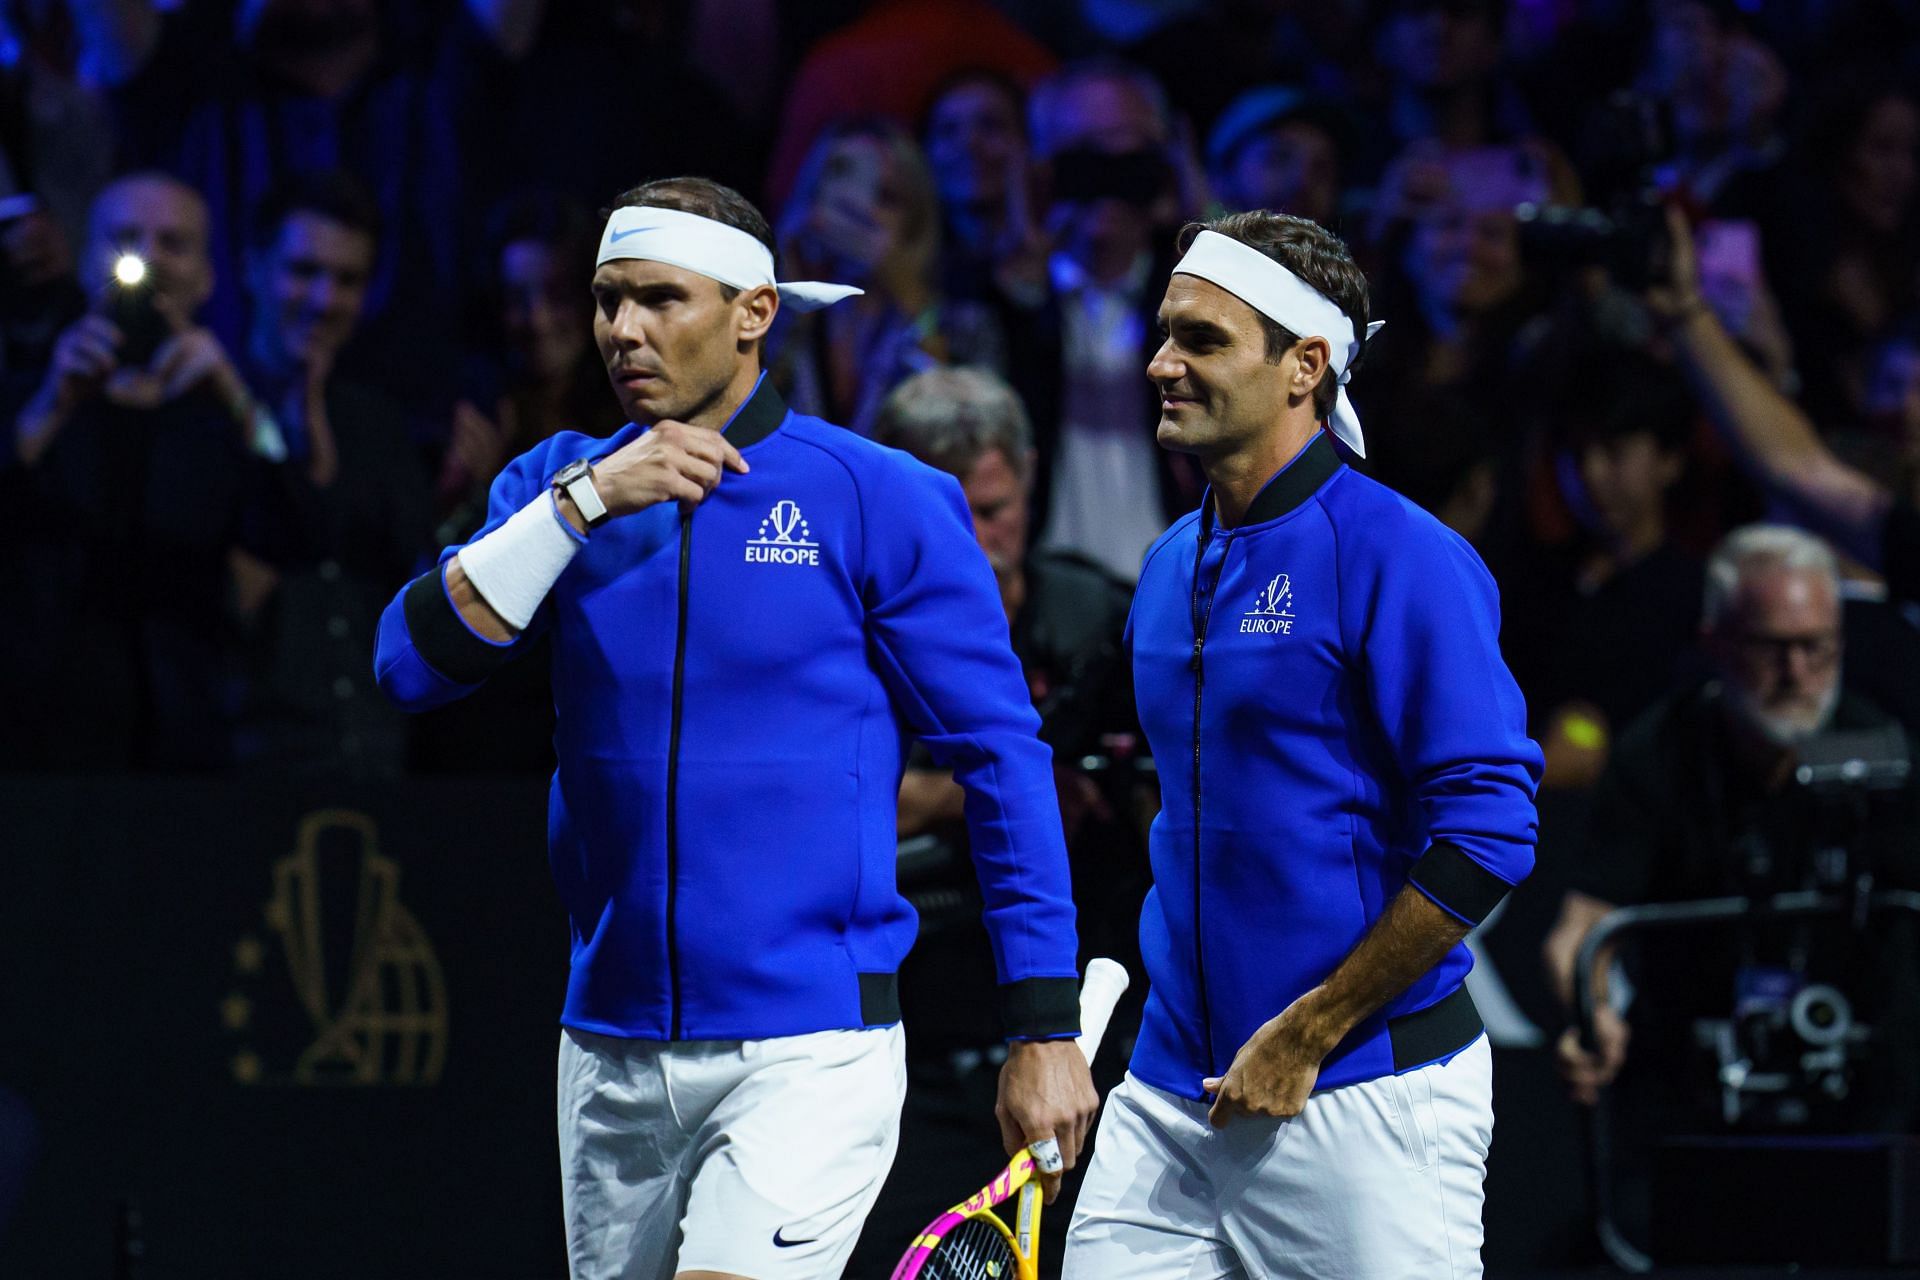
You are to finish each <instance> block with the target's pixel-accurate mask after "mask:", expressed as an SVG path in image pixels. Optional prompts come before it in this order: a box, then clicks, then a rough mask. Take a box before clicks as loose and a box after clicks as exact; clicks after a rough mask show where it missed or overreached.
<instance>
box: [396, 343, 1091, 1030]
mask: <svg viewBox="0 0 1920 1280" xmlns="http://www.w3.org/2000/svg"><path fill="white" fill-rule="evenodd" d="M642 430H644V428H642V427H638V426H634V425H632V424H629V425H628V426H626V427H624V428H622V429H621V430H620V431H618V432H616V433H615V434H614V435H613V436H612V437H610V438H607V439H595V438H592V437H587V436H582V435H578V434H573V433H568V434H563V435H560V436H556V437H554V438H552V439H550V440H547V441H545V442H543V443H542V444H539V445H537V446H535V447H534V448H533V449H532V450H530V451H529V452H528V453H526V454H524V455H522V456H521V457H520V458H518V459H516V460H515V461H514V462H513V463H511V464H510V465H509V466H508V467H507V469H506V470H505V471H504V472H503V473H502V474H501V476H500V477H499V479H498V480H497V481H496V482H495V483H494V486H493V491H492V494H491V500H490V504H489V511H488V518H487V524H486V526H485V527H484V528H483V529H482V530H481V533H482V534H484V533H486V532H489V531H491V530H492V529H493V528H495V527H497V526H498V525H499V524H500V523H501V522H502V521H504V520H505V519H506V518H507V517H508V516H510V515H512V514H513V513H514V512H515V511H518V510H519V509H520V508H522V507H524V506H525V505H526V504H527V503H528V502H530V501H532V500H533V499H535V498H536V497H540V496H542V495H543V494H544V493H545V492H546V491H547V488H548V485H549V484H550V482H551V479H552V477H553V474H554V473H555V472H556V471H558V470H559V469H560V468H561V467H563V466H565V465H566V464H567V463H568V462H571V461H572V460H573V459H575V458H580V457H585V458H589V459H594V458H599V457H602V456H604V455H606V454H609V453H612V452H613V451H614V450H616V449H618V448H620V447H621V446H622V445H624V444H626V443H627V442H628V441H630V440H632V439H634V438H635V437H637V436H638V435H639V434H640V432H641V431H642ZM726 434H727V438H728V439H729V440H730V441H732V442H733V443H734V445H735V446H736V447H738V448H739V449H740V452H741V454H742V455H743V456H744V457H745V458H746V459H747V461H748V463H749V465H750V466H751V468H752V470H751V472H750V473H749V474H747V475H734V474H729V475H728V476H727V477H726V478H725V480H724V482H723V483H722V484H721V485H720V487H719V489H717V490H716V491H715V492H714V493H713V495H712V496H711V497H709V498H708V499H707V500H706V501H705V502H703V503H701V504H700V506H699V507H698V508H697V509H696V510H695V511H694V512H693V514H692V516H691V517H683V516H682V515H681V513H680V511H679V509H678V507H677V506H676V505H675V504H672V503H665V504H662V505H659V506H656V507H653V508H651V509H649V510H646V511H642V512H637V513H634V514H632V515H628V516H624V517H621V518H619V519H615V520H611V521H608V522H607V523H605V524H603V525H601V526H600V527H599V528H597V529H595V530H594V531H593V533H592V535H591V536H590V537H589V538H588V539H587V540H586V545H585V546H584V547H583V548H582V549H581V550H580V552H579V554H578V555H577V556H576V557H575V558H574V560H573V562H572V563H571V564H570V565H569V566H568V568H567V569H566V571H565V572H564V573H563V574H562V575H561V577H560V579H559V581H558V582H557V583H556V584H555V586H554V588H553V591H552V592H551V593H550V594H549V596H548V598H547V601H546V603H545V604H544V605H542V607H541V609H540V611H539V614H538V615H537V616H536V618H535V619H534V621H533V623H532V624H531V625H530V626H529V627H528V629H527V631H526V633H524V634H523V635H522V636H521V637H519V638H518V639H517V640H516V641H515V642H514V643H512V644H509V645H496V644H492V643H489V642H488V641H486V640H485V639H483V638H482V637H480V636H479V635H477V634H476V633H474V632H473V631H472V630H471V629H470V628H468V627H467V625H466V623H465V622H464V621H463V620H462V619H461V618H460V616H459V614H458V612H457V611H455V610H454V608H453V607H452V605H451V603H450V601H449V600H448V598H447V594H446V589H445V585H444V582H443V578H442V574H443V569H441V568H436V569H435V570H434V571H432V572H430V573H428V574H426V575H424V576H423V577H421V578H420V579H418V580H416V581H415V582H414V583H412V584H411V585H409V586H408V587H406V588H404V589H403V590H402V591H401V592H400V594H399V595H398V596H397V597H396V598H395V599H394V600H393V602H392V603H391V604H389V605H388V607H387V610H386V613H385V615H384V616H383V618H382V620H381V626H380V634H379V643H378V651H377V653H376V655H375V669H376V674H377V676H378V678H379V681H380V685H381V687H382V688H383V689H385V690H386V692H387V693H388V694H389V696H391V697H392V698H393V699H394V700H395V701H396V702H398V703H399V704H400V705H402V706H403V707H406V708H408V709H411V710H419V709H423V708H427V707H433V706H437V705H439V704H441V703H444V702H447V701H449V700H450V699H453V698H457V697H460V696H461V695H463V694H465V693H468V692H470V691H471V690H472V689H474V688H475V687H476V686H477V685H478V684H479V683H480V682H481V681H482V680H484V679H485V677H486V676H487V674H488V673H490V672H491V671H493V670H495V669H497V668H498V667H499V666H500V665H502V664H503V663H504V662H505V661H507V660H508V659H510V658H511V657H512V656H513V654H514V653H515V652H517V651H518V650H519V649H521V648H522V647H524V646H525V644H526V643H527V641H528V640H529V639H530V638H531V637H532V636H534V635H537V634H539V633H540V632H542V631H551V632H552V634H553V639H554V649H553V690H554V703H555V707H556V710H557V712H558V727H557V729H556V730H555V736H554V744H555V747H556V750H557V755H558V758H559V768H558V770H557V771H556V772H555V774H554V778H553V785H552V792H551V809H550V819H549V856H550V861H551V866H552V871H553V878H554V883H555V884H556V886H557V887H558V889H559V892H560V897H561V900H562V902H563V903H564V905H565V907H566V911H567V914H568V916H569V918H570V920H571V922H572V930H573V963H572V972H571V977H570V980H569V982H568V986H567V998H566V1007H565V1012H564V1015H563V1017H562V1019H561V1020H562V1022H564V1023H565V1024H566V1025H567V1026H570V1027H576V1028H580V1029H583V1030H586V1031H594V1032H599V1033H602V1034H607V1035H615V1036H629V1037H638V1038H644V1039H656V1040H658V1039H672V1040H679V1039H688V1040H705V1039H752V1038H759V1037H763V1036H778V1035H795V1034H800V1033H804V1032H810V1031H820V1030H826V1029H829V1028H839V1027H861V1026H873V1025H880V1024H885V1023H890V1022H895V1021H898V1019H899V1012H898V999H897V995H896V992H895V986H894V974H895V973H896V971H897V970H898V968H899V966H900V961H901V959H902V957H904V956H905V955H906V952H907V949H908V947H909V946H911V945H912V942H913V938H914V933H915V928H916V920H915V916H914V911H913V908H912V907H911V906H910V905H908V903H907V902H906V901H905V900H904V899H903V898H902V897H901V896H900V894H899V892H898V891H897V890H896V888H895V881H894V850H895V833H894V824H895V797H896V794H897V792H898V788H899V784H900V774H901V767H902V738H903V732H904V731H905V730H908V729H910V730H911V731H912V732H913V733H914V734H917V735H918V736H919V737H920V739H921V740H922V741H924V742H925V743H926V744H927V746H928V747H929V748H930V749H931V750H932V752H933V755H934V756H935V758H936V759H938V760H939V761H940V762H941V763H942V764H945V765H947V766H950V767H951V768H952V769H953V770H954V771H955V775H956V777H957V778H958V779H959V780H960V782H961V783H962V784H963V785H965V786H966V787H967V820H968V827H969V832H970V836H971V845H972V850H973V857H974V860H975V863H976V865H977V870H978V873H979V878H980V882H981V887H982V890H983V893H984V896H985V899H986V920H987V925H988V928H989V931H990V933H991V935H992V938H993V949H994V958H995V961H996V964H997V966H998V970H999V972H998V975H997V976H998V979H999V981H1000V983H1001V984H1002V985H1001V988H1000V991H1001V1002H1002V1012H1003V1015H1004V1021H1005V1022H1006V1026H1007V1030H1008V1033H1009V1034H1010V1035H1014V1036H1033V1037H1038V1036H1049V1035H1062V1034H1071V1033H1073V1032H1074V1031H1075V1030H1077V1026H1078V1009H1077V1003H1076V996H1075V990H1076V984H1075V982H1074V977H1073V975H1074V952H1075V939H1074V920H1073V906H1072V902H1071V899H1070V897H1069V877H1068V870H1067V860H1066V851H1065V848H1064V845H1063V842H1062V838H1061V833H1060V819H1059V811H1058V807H1057V803H1056V800H1055V793H1054V784H1053V775H1052V766H1051V756H1050V753H1049V751H1048V749H1047V747H1046V746H1045V745H1043V744H1042V743H1041V742H1040V740H1039V738H1038V737H1037V732H1038V729H1039V720H1038V717H1037V716H1036V715H1035V713H1034V711H1033V709H1032V707H1031V705H1030V703H1029V701H1028V698H1027V693H1026V685H1025V681H1024V679H1023V678H1022V676H1021V672H1020V667H1019V664H1018V662H1017V661H1016V659H1015V658H1014V656H1013V653H1012V650H1011V648H1010V646H1009V643H1008V637H1007V624H1006V617H1005V614H1004V612H1003V610H1002V607H1001V604H1000V597H999V593H998V590H997V588H996V586H995V584H994V580H993V573H992V570H991V569H990V568H989V566H988V564H987V562H986V559H985V557H984V555H983V554H982V553H981V552H980V550H979V547H978V545H977V544H976V543H975V541H974V537H973V532H972V525H971V521H970V518H969V516H968V512H967V508H966V505H965V503H964V502H963V500H962V498H961V494H960V488H959V485H958V484H956V483H955V482H954V480H953V479H952V477H950V476H947V475H944V474H942V473H940V472H937V471H935V470H933V469H932V468H929V467H926V466H923V465H922V464H920V463H919V462H917V461H915V460H914V459H912V458H911V457H909V456H908V455H906V454H904V453H900V452H897V451H895V450H892V449H884V448H881V447H880V446H878V445H875V444H872V443H870V442H868V441H866V440H863V439H861V438H859V437H858V436H855V435H853V434H852V433H851V432H848V431H844V430H842V429H840V428H838V427H834V426H831V425H829V424H827V423H824V422H821V421H819V420H818V419H815V418H809V417H803V416H800V415H797V414H793V413H790V412H788V410H787V408H786V406H785V405H784V404H783V403H782V402H781V400H780V397H779V396H778V394H777V393H775V392H774V390H773V389H772V388H771V387H770V386H768V385H766V383H765V380H764V379H763V380H762V382H761V384H760V386H759V387H758V388H757V389H756V390H755V392H754V394H753V395H752V396H751V397H750V398H749V399H748V401H747V402H746V404H744V405H743V406H742V407H741V409H740V410H739V411H738V412H737V413H736V414H735V415H734V417H733V419H732V420H731V421H730V422H729V424H728V425H727V427H726ZM475 536H476V537H478V536H480V535H479V534H476V535H475ZM458 549H459V548H458V547H450V548H448V549H447V550H446V551H445V552H444V553H443V554H442V557H441V564H442V566H444V564H445V562H446V560H447V559H448V558H449V557H451V556H452V555H453V554H454V552H455V551H457V550H458ZM985 977H986V975H984V974H981V975H978V978H977V980H982V981H984V980H985ZM958 980H966V978H965V975H959V976H958Z"/></svg>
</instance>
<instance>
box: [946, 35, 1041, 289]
mask: <svg viewBox="0 0 1920 1280" xmlns="http://www.w3.org/2000/svg"><path fill="white" fill-rule="evenodd" d="M922 132H923V135H924V138H925V147H926V154H927V163H928V167H929V168H931V169H932V170H933V174H934V181H935V184H936V185H937V187H938V188H939V194H940V210H941V225H942V229H943V231H944V233H945V246H944V251H943V252H942V254H941V277H940V278H941V285H942V288H943V289H944V290H945V291H946V295H947V296H948V297H950V298H961V299H966V300H968V301H989V300H991V299H992V298H993V297H994V296H995V293H996V290H997V291H1000V292H1004V291H1007V290H1015V291H1017V290H1019V289H1020V288H1021V287H1022V285H1023V283H1025V282H1028V281H1038V282H1044V281H1045V279H1046V257H1047V241H1046V236H1045V235H1044V234H1043V233H1042V232H1041V230H1040V228H1039V226H1038V224H1037V223H1036V221H1035V219H1034V215H1033V190H1032V187H1033V173H1032V165H1031V161H1030V159H1029V153H1028V149H1027V122H1026V94H1025V93H1024V92H1022V90H1021V89H1020V87H1019V86H1018V85H1016V84H1015V83H1014V82H1013V81H1011V80H1009V79H1007V78H1006V77H1004V76H1002V75H1000V74H998V73H996V72H991V71H964V72H962V73H960V74H959V75H958V76H955V77H954V78H953V79H952V80H949V81H948V82H947V83H946V84H945V85H944V86H942V87H941V88H940V89H939V90H938V91H937V92H936V93H935V94H934V99H933V106H932V107H930V108H928V110H927V120H926V125H925V127H924V129H923V131H922Z"/></svg>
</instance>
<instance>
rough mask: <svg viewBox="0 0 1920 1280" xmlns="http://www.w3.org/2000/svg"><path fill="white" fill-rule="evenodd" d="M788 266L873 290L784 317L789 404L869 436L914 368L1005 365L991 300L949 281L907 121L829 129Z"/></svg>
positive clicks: (782, 380) (778, 343)
mask: <svg viewBox="0 0 1920 1280" xmlns="http://www.w3.org/2000/svg"><path fill="white" fill-rule="evenodd" d="M779 236H780V258H781V263H782V269H783V270H785V271H786V272H788V273H789V274H791V275H795V276H796V278H807V279H816V280H834V281H838V282H840V283H843V284H854V285H859V286H860V287H861V288H862V289H865V290H866V292H865V293H864V294H862V295H861V296H860V297H857V298H853V299H850V300H848V301H846V302H843V303H841V304H840V305H839V306H837V307H832V308H830V309H828V310H826V311H820V312H816V313H813V314H810V315H805V316H801V315H798V314H796V313H790V312H787V313H782V315H781V318H780V321H779V322H778V323H777V324H776V327H775V329H774V334H773V338H772V341H771V346H772V348H773V359H772V363H771V369H772V373H773V376H774V378H775V380H776V382H777V383H778V384H779V386H780V388H781V390H782V391H783V392H784V393H785V395H786V396H787V400H788V402H789V403H790V404H791V405H792V406H793V407H794V408H795V409H797V410H800V411H801V412H804V413H817V414H819V415H821V416H822V417H825V418H827V419H828V420H830V421H833V422H843V423H845V424H846V425H847V426H849V427H851V428H853V429H854V430H855V431H858V432H860V433H861V434H863V435H865V434H868V433H869V432H870V431H871V430H872V427H873V423H874V420H875V418H876V417H877V415H878V414H879V411H880V404H881V402H882V401H883V400H885V399H886V395H887V392H889V391H891V390H892V389H893V388H894V387H895V386H896V385H898V384H899V383H900V382H901V381H902V380H903V379H905V378H906V377H907V376H908V375H910V374H913V373H917V372H919V371H920V370H922V369H928V368H932V367H933V366H935V365H938V364H984V365H988V366H992V367H995V368H999V367H1001V366H1002V365H1004V363H1005V360H1004V351H1003V347H1004V344H1003V342H1002V341H1001V339H1000V337H999V332H998V330H997V329H996V328H995V326H994V325H993V322H992V320H991V318H990V316H989V314H988V312H987V311H986V309H985V308H984V307H981V306H979V305H977V304H972V303H966V302H961V301H956V300H952V299H948V298H946V297H944V296H943V294H942V292H941V290H940V286H939V281H940V242H941V237H940V206H939V201H938V199H937V198H936V196H935V194H934V186H933V179H932V177H931V176H930V175H929V173H928V171H927V164H926V161H925V159H924V158H923V157H922V156H921V154H920V148H919V147H918V146H916V145H915V144H914V141H913V139H912V138H911V137H910V136H909V135H908V134H907V132H906V131H905V130H903V129H901V128H900V127H899V126H898V125H894V124H891V123H888V122H885V121H878V120H874V121H860V122H856V123H852V124H847V125H842V126H839V127H836V128H832V129H829V130H827V131H826V132H825V133H824V134H822V135H821V137H820V140H819V141H818V142H816V143H815V144H814V146H813V149H812V151H811V152H809V153H808V156H807V160H806V163H805V165H804V166H802V168H801V171H800V178H799V181H798V182H797V183H796V184H795V186H794V191H793V196H792V198H791V199H790V200H789V201H788V202H787V207H786V210H785V212H784V215H783V217H782V218H781V221H780V227H779Z"/></svg>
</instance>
